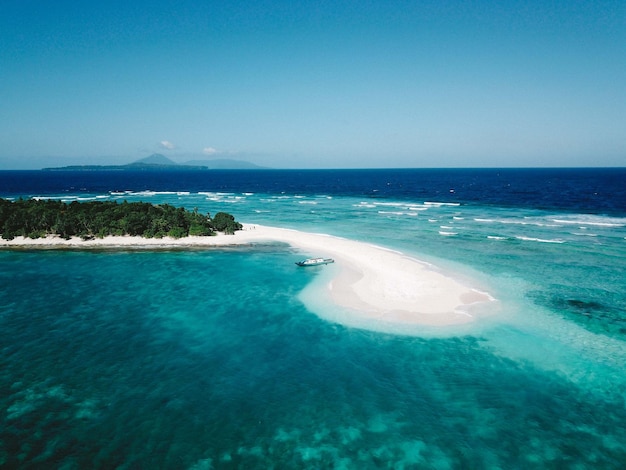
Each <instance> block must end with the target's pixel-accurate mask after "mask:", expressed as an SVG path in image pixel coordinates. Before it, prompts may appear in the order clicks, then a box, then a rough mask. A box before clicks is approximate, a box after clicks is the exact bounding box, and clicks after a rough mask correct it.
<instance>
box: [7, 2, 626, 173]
mask: <svg viewBox="0 0 626 470" xmlns="http://www.w3.org/2000/svg"><path fill="white" fill-rule="evenodd" d="M155 152H158V153H163V154H164V155H166V156H168V157H170V158H172V159H174V160H177V161H183V160H189V159H198V158H237V159H244V160H248V161H252V162H254V163H257V164H260V165H265V166H272V167H286V168H320V167H348V168H350V167H467V166H478V167H480V166H490V167H493V166H496V167H506V166H624V165H626V2H625V1H624V0H607V1H576V0H567V1H561V0H553V1H545V0H542V1H496V0H494V1H480V0H477V1H473V2H452V1H445V0H437V1H393V0H387V1H367V0H363V1H343V2H342V1H325V0H316V1H311V2H307V1H296V0H292V1H285V2H281V1H255V2H245V1H227V0H222V1H189V0H176V1H171V2H170V1H163V0H151V1H141V0H139V1H129V0H123V1H117V0H110V1H102V2H93V1H82V0H76V1H66V0H57V1H49V0H37V1H33V0H0V169H9V168H40V167H42V166H55V165H65V164H75V163H84V164H107V163H127V162H130V161H133V160H136V159H138V158H142V157H145V156H148V155H149V154H151V153H155Z"/></svg>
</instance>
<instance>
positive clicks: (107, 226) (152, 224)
mask: <svg viewBox="0 0 626 470" xmlns="http://www.w3.org/2000/svg"><path fill="white" fill-rule="evenodd" d="M241 228H242V225H241V224H240V223H239V222H237V221H235V218H234V217H233V216H232V215H231V214H228V213H226V212H218V213H217V214H215V216H214V217H213V218H211V216H210V214H208V213H207V214H206V215H204V214H201V213H199V212H198V209H197V208H196V209H194V210H193V211H188V210H186V209H185V208H183V207H174V206H171V205H169V204H159V205H155V204H150V203H146V202H127V201H124V202H122V203H121V204H118V203H117V202H116V201H92V202H78V201H74V202H71V203H69V204H68V203H65V202H62V201H59V200H53V199H18V200H16V201H10V200H7V199H2V198H0V233H1V234H2V238H4V239H5V240H11V239H13V238H15V237H17V236H23V237H29V238H41V237H45V236H46V235H51V234H52V235H58V236H60V237H63V238H66V239H69V238H71V237H74V236H77V237H82V238H83V239H89V238H95V237H99V238H102V237H106V236H107V235H116V236H122V235H134V236H141V237H146V238H162V237H166V236H167V237H173V238H182V237H186V236H190V235H191V236H210V235H215V232H224V233H227V234H234V233H235V231H237V230H241Z"/></svg>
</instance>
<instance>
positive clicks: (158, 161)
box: [42, 153, 267, 171]
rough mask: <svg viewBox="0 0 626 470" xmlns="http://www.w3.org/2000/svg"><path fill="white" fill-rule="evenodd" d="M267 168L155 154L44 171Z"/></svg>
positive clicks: (242, 162) (239, 161) (225, 160)
mask: <svg viewBox="0 0 626 470" xmlns="http://www.w3.org/2000/svg"><path fill="white" fill-rule="evenodd" d="M264 169H267V168H265V167H262V166H259V165H255V164H254V163H250V162H247V161H245V160H232V159H227V158H220V159H212V160H191V161H188V162H184V163H176V162H175V161H173V160H171V159H169V158H167V157H166V156H165V155H161V154H160V153H155V154H152V155H150V156H149V157H146V158H142V159H140V160H137V161H135V162H132V163H128V164H125V165H69V166H61V167H50V168H42V170H44V171H58V170H83V171H100V170H122V171H124V170H157V171H158V170H185V171H190V170H196V171H206V170H264Z"/></svg>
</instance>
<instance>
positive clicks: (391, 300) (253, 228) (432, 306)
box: [0, 224, 493, 326]
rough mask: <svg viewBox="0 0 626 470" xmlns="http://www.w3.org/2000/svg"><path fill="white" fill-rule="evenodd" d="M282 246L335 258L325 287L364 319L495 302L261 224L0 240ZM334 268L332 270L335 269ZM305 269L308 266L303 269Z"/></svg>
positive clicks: (421, 270)
mask: <svg viewBox="0 0 626 470" xmlns="http://www.w3.org/2000/svg"><path fill="white" fill-rule="evenodd" d="M268 241H269V242H283V243H286V244H289V245H291V246H294V247H298V248H302V249H305V250H307V251H308V252H310V253H312V254H315V255H319V256H330V257H333V258H335V260H336V267H337V268H338V271H339V274H338V276H337V277H335V278H334V279H332V280H331V281H330V282H329V283H328V286H327V287H328V289H329V294H330V296H331V297H332V300H333V301H334V302H335V303H336V304H337V305H340V306H342V307H344V308H346V309H348V310H350V311H352V312H354V314H356V315H359V316H361V317H363V318H366V319H371V320H377V321H381V322H385V323H399V324H423V325H434V326H445V325H455V324H461V323H467V322H471V321H472V320H474V319H475V317H474V316H473V315H472V312H471V307H472V306H473V305H476V304H481V303H484V302H489V301H492V300H493V298H492V297H490V296H489V295H488V294H486V293H484V292H480V291H478V290H476V289H473V288H471V287H469V286H466V285H464V284H463V283H461V282H459V281H457V280H456V279H454V278H452V277H450V276H446V275H444V274H442V273H440V272H439V271H437V270H436V269H435V268H434V267H433V266H431V265H429V264H427V263H424V262H421V261H419V260H416V259H414V258H410V257H407V256H406V255H404V254H402V253H400V252H397V251H392V250H388V249H386V248H383V247H379V246H375V245H371V244H367V243H362V242H358V241H354V240H348V239H345V238H340V237H334V236H329V235H324V234H315V233H308V232H301V231H297V230H290V229H284V228H276V227H268V226H263V225H253V224H244V229H243V230H241V231H238V232H237V233H236V234H235V235H222V234H220V235H217V236H214V237H186V238H180V239H173V238H161V239H157V238H142V237H129V236H125V237H105V238H101V239H100V238H96V239H93V240H82V239H80V238H72V239H70V240H65V239H62V238H59V237H52V236H49V237H47V238H39V239H29V238H23V237H17V238H15V239H13V240H10V241H7V240H0V247H12V248H83V249H84V248H154V249H156V248H176V247H182V248H184V247H198V248H201V247H219V246H236V245H250V244H254V243H259V242H268ZM337 268H335V269H337ZM302 269H307V268H302Z"/></svg>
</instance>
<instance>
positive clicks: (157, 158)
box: [131, 153, 178, 165]
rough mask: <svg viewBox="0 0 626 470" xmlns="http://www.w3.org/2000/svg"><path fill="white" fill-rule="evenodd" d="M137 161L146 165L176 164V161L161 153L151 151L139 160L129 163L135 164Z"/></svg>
mask: <svg viewBox="0 0 626 470" xmlns="http://www.w3.org/2000/svg"><path fill="white" fill-rule="evenodd" d="M138 163H139V164H142V163H143V164H147V165H178V163H176V162H175V161H173V160H170V159H169V158H167V157H166V156H165V155H161V154H160V153H153V154H152V155H150V156H149V157H146V158H142V159H140V160H137V161H136V162H133V163H131V165H136V164H138Z"/></svg>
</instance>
